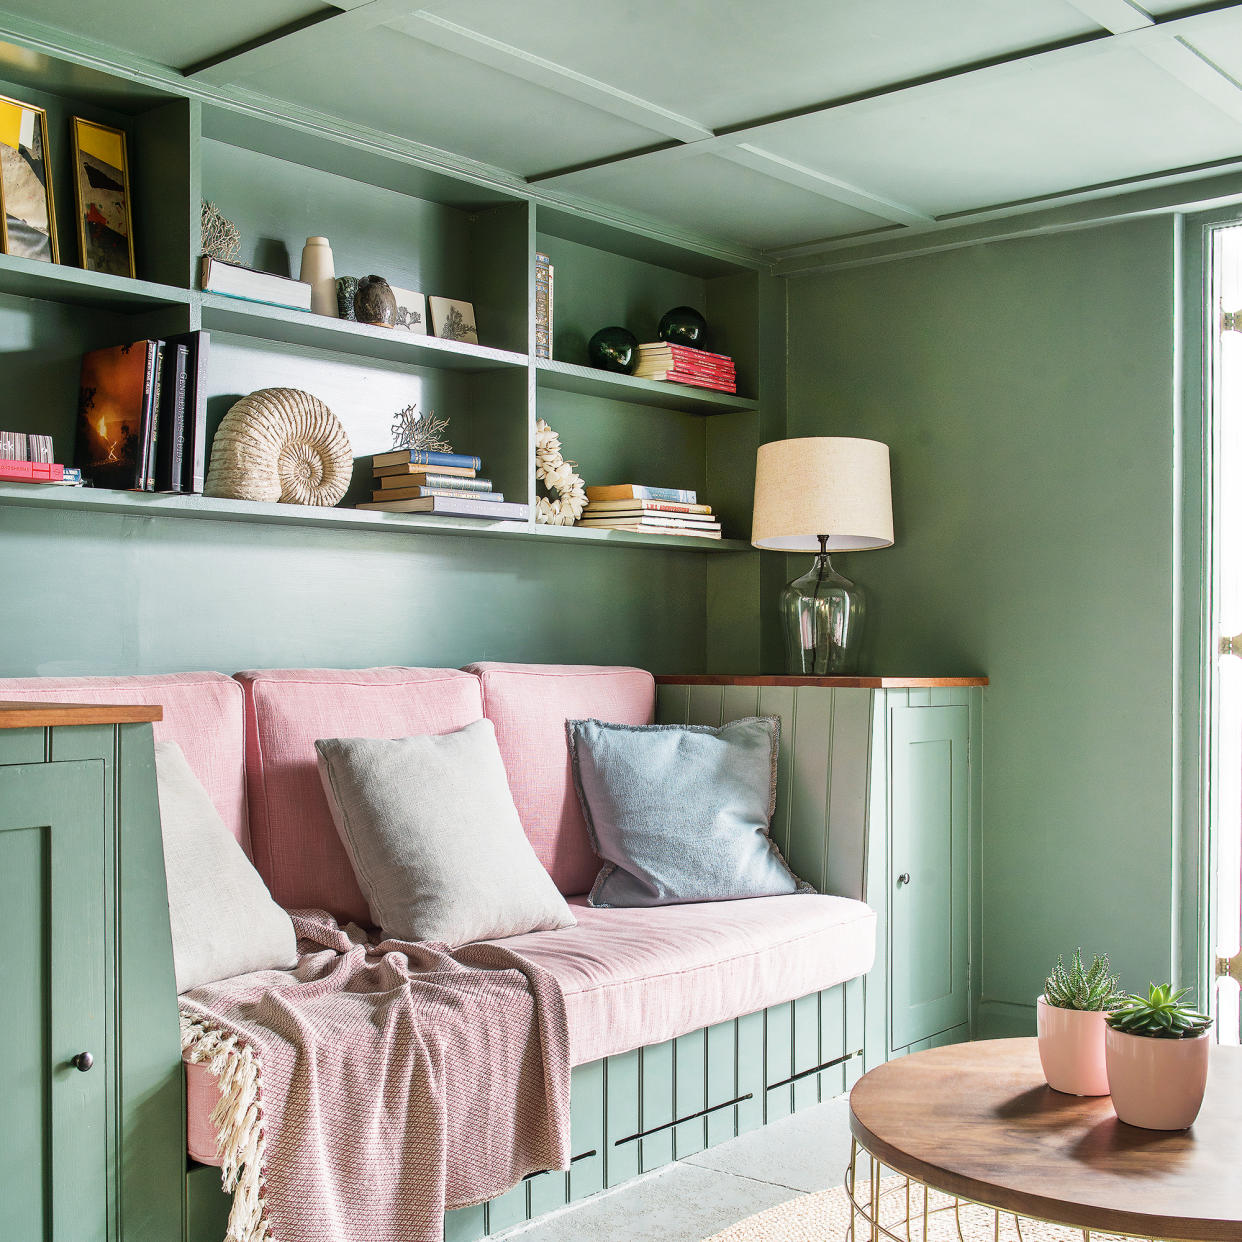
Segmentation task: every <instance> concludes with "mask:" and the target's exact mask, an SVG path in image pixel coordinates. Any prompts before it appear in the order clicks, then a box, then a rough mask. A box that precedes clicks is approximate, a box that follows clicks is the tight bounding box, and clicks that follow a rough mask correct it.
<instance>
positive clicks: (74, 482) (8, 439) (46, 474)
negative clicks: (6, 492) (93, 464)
mask: <svg viewBox="0 0 1242 1242" xmlns="http://www.w3.org/2000/svg"><path fill="white" fill-rule="evenodd" d="M0 482H2V483H59V484H61V485H62V486H65V487H74V486H80V485H81V483H82V474H81V471H79V470H75V469H74V467H73V466H62V465H61V464H60V463H59V462H54V461H53V460H52V437H51V436H40V435H28V434H27V433H26V432H24V431H0Z"/></svg>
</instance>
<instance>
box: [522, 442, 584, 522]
mask: <svg viewBox="0 0 1242 1242" xmlns="http://www.w3.org/2000/svg"><path fill="white" fill-rule="evenodd" d="M576 465H577V462H572V461H566V460H565V458H564V457H563V456H562V454H561V437H560V436H559V435H558V434H557V433H556V432H555V431H553V430H552V428H551V427H549V426H548V424H547V423H546V422H545V421H544V420H543V419H542V418H541V419H540V420H539V421H538V422H537V423H536V424H535V479H536V480H537V481H538V482H539V483H542V484H543V487H544V490H545V491H547V492H550V493H554V495H548V496H540V497H539V498H538V499H537V500H536V501H535V521H536V522H541V523H543V524H544V525H545V526H572V525H573V524H574V523H575V522H576V521H577V520H578V519H579V518H580V517H581V516H582V511H583V509H585V508H586V483H585V482H584V481H583V479H582V476H581V475H580V474H576V473H575V472H574V466H576Z"/></svg>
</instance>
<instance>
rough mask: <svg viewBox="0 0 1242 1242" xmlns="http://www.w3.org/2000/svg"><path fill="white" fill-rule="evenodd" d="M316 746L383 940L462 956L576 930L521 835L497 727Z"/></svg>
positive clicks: (487, 724)
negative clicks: (436, 945) (464, 948)
mask: <svg viewBox="0 0 1242 1242" xmlns="http://www.w3.org/2000/svg"><path fill="white" fill-rule="evenodd" d="M315 749H316V750H317V751H318V752H319V775H320V777H321V779H322V780H323V786H324V792H325V793H326V794H327V795H328V803H329V805H330V806H331V808H332V818H333V820H334V821H335V823H336V830H337V832H339V833H340V835H341V841H342V842H343V843H344V845H345V849H346V851H347V852H348V854H349V857H350V861H351V862H352V863H353V865H354V874H355V875H356V876H357V877H358V886H359V887H360V888H361V889H362V892H363V895H364V896H365V897H366V899H367V903H368V905H370V907H371V913H372V914H373V915H374V917H375V920H376V922H378V923H379V925H380V928H381V929H382V930H383V932H384V934H385V935H388V936H394V937H397V938H398V939H401V940H438V941H444V942H445V943H446V944H448V945H450V946H451V947H453V948H456V947H457V946H458V945H463V944H469V943H471V942H472V941H475V940H498V939H501V938H502V937H505V936H517V935H520V934H521V933H523V932H531V931H551V930H554V929H555V928H558V927H573V926H574V923H575V919H574V916H573V915H572V914H571V913H570V910H569V906H568V905H567V904H566V902H565V898H564V897H562V896H561V894H560V893H559V892H558V891H557V889H556V885H555V884H553V883H552V878H551V877H550V876H549V875H548V873H547V872H546V871H545V870H544V869H543V865H542V864H541V863H540V861H539V859H538V858H537V857H536V856H535V851H534V850H533V849H532V848H531V844H530V842H529V841H528V840H527V839H526V833H525V832H523V831H522V824H521V821H520V820H519V819H518V813H517V808H516V807H515V806H514V805H513V795H512V794H511V793H510V792H509V781H508V777H507V776H506V775H505V767H504V763H503V762H502V760H501V758H500V750H499V748H498V747H497V745H496V731H495V729H494V728H493V727H492V722H491V721H490V720H476V721H474V723H473V724H468V725H467V726H466V727H465V728H464V729H458V730H457V731H456V732H455V733H442V734H433V735H429V736H426V737H403V738H397V739H395V740H389V739H386V738H361V737H353V738H332V739H328V740H323V741H318V742H316V743H315Z"/></svg>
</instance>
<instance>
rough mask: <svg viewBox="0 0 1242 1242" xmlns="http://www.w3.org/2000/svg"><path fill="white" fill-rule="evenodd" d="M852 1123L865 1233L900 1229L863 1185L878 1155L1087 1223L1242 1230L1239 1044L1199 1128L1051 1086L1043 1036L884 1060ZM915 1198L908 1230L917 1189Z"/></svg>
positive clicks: (858, 1089) (1206, 1232)
mask: <svg viewBox="0 0 1242 1242" xmlns="http://www.w3.org/2000/svg"><path fill="white" fill-rule="evenodd" d="M850 1129H851V1131H852V1132H853V1135H854V1151H853V1154H852V1156H851V1160H850V1170H849V1175H848V1179H847V1185H848V1186H849V1187H850V1188H851V1198H852V1199H853V1200H854V1203H855V1211H856V1213H861V1215H862V1218H863V1220H864V1221H865V1224H864V1225H863V1226H861V1228H860V1227H856V1228H855V1229H854V1231H853V1234H854V1239H855V1242H863V1239H864V1238H865V1237H867V1236H868V1234H869V1235H870V1236H871V1238H872V1239H876V1238H878V1237H880V1236H882V1235H884V1234H886V1233H887V1234H888V1236H890V1237H891V1236H894V1234H893V1232H892V1231H891V1230H889V1229H882V1228H876V1227H875V1226H874V1225H873V1223H872V1222H873V1220H874V1219H875V1218H876V1217H878V1216H879V1211H878V1208H875V1207H874V1204H875V1193H871V1194H869V1199H868V1203H860V1202H859V1199H858V1195H857V1194H856V1193H855V1191H854V1187H855V1186H856V1185H857V1184H858V1183H859V1182H860V1181H861V1180H863V1179H867V1180H869V1183H870V1185H871V1186H872V1187H873V1188H874V1187H875V1186H876V1185H877V1183H878V1179H877V1177H876V1174H877V1173H880V1174H882V1172H883V1169H882V1168H877V1164H878V1165H881V1166H883V1168H887V1169H891V1170H893V1171H894V1172H895V1173H899V1174H903V1175H905V1176H906V1177H908V1178H910V1179H911V1180H912V1181H913V1182H918V1183H922V1184H923V1185H924V1186H928V1187H931V1188H933V1189H935V1190H940V1191H943V1192H945V1193H946V1194H948V1195H951V1196H955V1197H957V1198H960V1199H963V1200H967V1201H970V1202H973V1203H978V1204H982V1205H984V1206H985V1207H988V1208H994V1209H998V1210H999V1211H1001V1212H1005V1213H1012V1214H1014V1215H1016V1216H1018V1217H1027V1218H1031V1219H1034V1220H1041V1221H1048V1222H1052V1223H1056V1224H1061V1225H1072V1226H1075V1227H1077V1228H1080V1229H1082V1230H1084V1231H1088V1232H1089V1231H1092V1230H1095V1231H1098V1232H1104V1233H1122V1234H1134V1235H1138V1236H1140V1237H1145V1238H1162V1239H1163V1238H1169V1239H1187V1240H1192V1242H1240V1240H1242V1049H1240V1048H1219V1047H1217V1048H1213V1049H1212V1059H1211V1069H1210V1072H1209V1075H1208V1086H1207V1095H1206V1097H1205V1099H1204V1102H1203V1110H1202V1111H1201V1112H1200V1114H1199V1117H1198V1120H1197V1121H1196V1122H1195V1124H1194V1125H1193V1126H1192V1127H1191V1128H1190V1129H1189V1130H1176V1131H1162V1130H1140V1129H1136V1128H1135V1127H1133V1126H1127V1125H1125V1124H1123V1123H1122V1122H1120V1121H1118V1120H1117V1117H1116V1115H1115V1114H1114V1112H1113V1107H1112V1102H1111V1100H1110V1099H1109V1097H1108V1096H1098V1097H1095V1098H1083V1097H1079V1096H1074V1095H1062V1094H1061V1093H1060V1092H1058V1091H1053V1090H1052V1088H1051V1087H1049V1086H1048V1084H1047V1083H1046V1082H1045V1081H1044V1076H1043V1073H1042V1071H1041V1070H1040V1066H1039V1053H1038V1051H1037V1048H1036V1043H1035V1040H1033V1039H996V1040H984V1041H980V1042H978V1043H969V1044H953V1045H950V1046H949V1047H945V1048H935V1049H932V1050H931V1051H929V1052H918V1053H914V1054H913V1055H911V1056H908V1057H902V1058H900V1059H898V1060H895V1061H889V1062H888V1063H887V1064H884V1065H881V1066H878V1067H877V1068H876V1069H873V1070H872V1071H871V1072H870V1073H868V1074H866V1075H864V1076H863V1077H862V1078H861V1079H859V1081H858V1083H857V1084H856V1085H855V1087H854V1090H853V1091H852V1092H851V1093H850ZM868 1154H869V1156H870V1157H871V1159H870V1160H868V1159H866V1157H867V1155H868ZM868 1166H869V1167H870V1172H868V1171H867V1170H868ZM876 1193H878V1192H876ZM906 1203H907V1220H906V1235H905V1236H906V1237H909V1236H910V1220H909V1216H910V1209H909V1203H910V1196H909V1194H907V1196H906ZM869 1206H870V1207H873V1210H874V1215H873V1214H872V1213H869V1212H868V1211H867V1208H868V1207H869ZM915 1210H917V1208H916V1209H915ZM855 1225H856V1226H858V1221H857V1219H856V1220H855ZM897 1236H900V1235H899V1234H898V1235H897Z"/></svg>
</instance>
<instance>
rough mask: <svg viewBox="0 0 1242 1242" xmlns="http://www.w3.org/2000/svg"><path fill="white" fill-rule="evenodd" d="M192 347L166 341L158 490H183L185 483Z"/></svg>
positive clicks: (159, 420)
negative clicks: (189, 367) (188, 368)
mask: <svg viewBox="0 0 1242 1242" xmlns="http://www.w3.org/2000/svg"><path fill="white" fill-rule="evenodd" d="M189 357H190V350H189V347H188V346H186V345H174V344H173V343H172V342H171V341H170V342H166V343H165V348H164V364H163V381H162V384H161V387H160V409H159V418H158V425H159V433H158V435H157V437H156V460H155V490H156V491H157V492H180V491H182V490H183V487H184V470H183V462H182V455H183V453H184V446H185V396H186V391H185V390H186V368H187V365H188V361H189Z"/></svg>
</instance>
